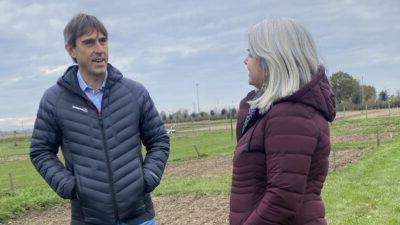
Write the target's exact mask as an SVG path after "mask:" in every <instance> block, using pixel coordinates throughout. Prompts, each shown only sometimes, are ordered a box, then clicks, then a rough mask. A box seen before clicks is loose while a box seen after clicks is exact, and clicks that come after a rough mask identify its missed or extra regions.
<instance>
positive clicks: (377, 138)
mask: <svg viewBox="0 0 400 225" xmlns="http://www.w3.org/2000/svg"><path fill="white" fill-rule="evenodd" d="M380 139H381V138H380V135H379V126H376V146H378V147H379V145H380V144H381V143H380V142H381V140H380Z"/></svg>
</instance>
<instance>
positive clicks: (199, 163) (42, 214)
mask: <svg viewBox="0 0 400 225" xmlns="http://www.w3.org/2000/svg"><path fill="white" fill-rule="evenodd" d="M363 154H364V152H363V151H360V150H349V151H340V152H336V153H335V157H334V156H333V154H331V156H330V159H329V160H330V162H331V163H330V170H333V169H337V170H338V169H340V168H343V167H344V166H346V165H348V164H349V163H353V162H355V161H357V160H358V159H360V157H361V156H362V155H363ZM333 162H335V163H333ZM335 165H336V166H335ZM231 171H232V156H226V155H221V156H213V157H207V158H201V159H195V160H187V161H180V162H174V163H171V164H170V165H168V166H167V168H166V171H165V174H164V175H165V177H170V176H174V177H190V176H193V177H210V176H226V175H228V174H231ZM153 201H154V204H155V208H156V212H157V221H158V224H160V225H164V224H165V225H182V224H185V225H186V224H188V225H197V224H198V225H211V224H227V223H228V218H227V217H228V210H229V208H228V207H229V206H228V204H229V196H228V195H227V194H186V195H171V196H156V197H153ZM69 221H70V208H69V205H57V206H53V207H51V208H47V209H44V210H34V211H30V212H28V213H27V214H25V215H22V216H20V217H18V218H16V219H13V220H10V221H8V222H6V223H3V224H1V225H5V224H7V225H60V224H69Z"/></svg>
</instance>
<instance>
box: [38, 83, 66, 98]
mask: <svg viewBox="0 0 400 225" xmlns="http://www.w3.org/2000/svg"><path fill="white" fill-rule="evenodd" d="M61 92H62V88H61V87H60V85H58V84H54V85H53V86H51V87H49V88H47V89H46V91H45V92H44V94H43V99H46V100H56V99H57V98H58V96H59V95H60V94H61Z"/></svg>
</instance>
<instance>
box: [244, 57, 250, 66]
mask: <svg viewBox="0 0 400 225" xmlns="http://www.w3.org/2000/svg"><path fill="white" fill-rule="evenodd" d="M248 58H249V57H248V56H246V58H244V60H243V63H244V64H246V65H247V61H248Z"/></svg>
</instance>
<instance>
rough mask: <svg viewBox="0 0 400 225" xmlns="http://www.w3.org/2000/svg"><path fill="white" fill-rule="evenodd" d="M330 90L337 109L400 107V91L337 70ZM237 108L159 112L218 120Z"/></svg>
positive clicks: (166, 117) (173, 119)
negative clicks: (382, 88) (371, 83)
mask: <svg viewBox="0 0 400 225" xmlns="http://www.w3.org/2000/svg"><path fill="white" fill-rule="evenodd" d="M330 82H331V85H332V90H333V92H334V94H335V97H336V105H337V110H340V111H341V110H361V109H365V108H367V109H381V108H388V107H400V91H397V92H396V93H395V94H392V95H389V93H388V91H387V90H381V91H380V92H379V93H377V90H376V88H375V87H374V86H372V85H367V84H361V83H360V81H359V80H357V79H355V78H354V77H353V76H351V75H350V74H348V73H345V72H342V71H339V72H336V73H333V74H332V75H331V77H330ZM236 114H237V109H235V108H231V109H225V108H223V109H221V110H216V109H214V110H210V111H209V112H205V111H203V112H199V113H196V112H192V113H189V111H188V110H187V109H180V110H178V111H177V112H173V113H171V114H167V113H165V112H164V111H162V112H160V116H161V118H162V120H163V121H164V122H166V123H179V122H190V121H201V120H218V119H230V118H231V116H232V118H236Z"/></svg>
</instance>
